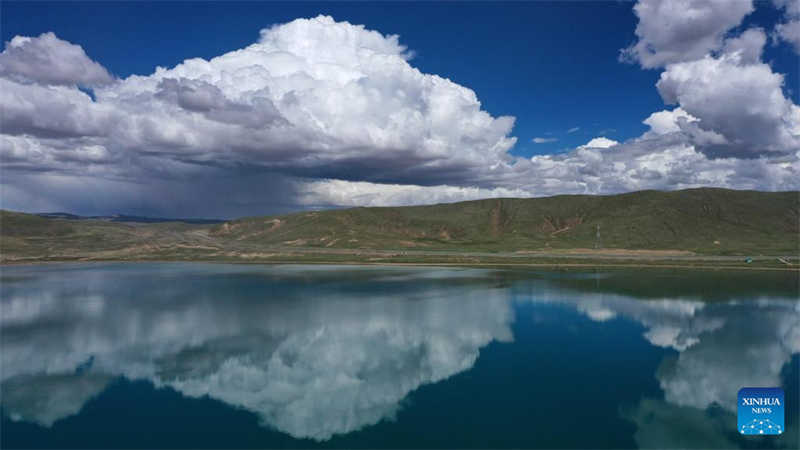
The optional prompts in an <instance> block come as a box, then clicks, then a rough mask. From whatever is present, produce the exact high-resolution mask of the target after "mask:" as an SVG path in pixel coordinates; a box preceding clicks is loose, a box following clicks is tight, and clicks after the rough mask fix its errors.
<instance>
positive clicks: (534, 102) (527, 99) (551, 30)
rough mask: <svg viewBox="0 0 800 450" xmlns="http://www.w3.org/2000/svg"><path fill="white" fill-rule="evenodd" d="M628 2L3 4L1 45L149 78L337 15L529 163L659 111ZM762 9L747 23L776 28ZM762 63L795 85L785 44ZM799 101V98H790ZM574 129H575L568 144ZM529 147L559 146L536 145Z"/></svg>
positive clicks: (653, 75)
mask: <svg viewBox="0 0 800 450" xmlns="http://www.w3.org/2000/svg"><path fill="white" fill-rule="evenodd" d="M633 4H634V3H633V2H624V1H623V2H604V1H600V2H572V1H567V2H511V3H483V2H476V3H466V4H458V6H453V5H452V4H449V3H444V2H442V3H423V2H414V3H394V2H384V3H335V2H323V3H317V2H288V3H286V2H269V3H259V2H225V3H220V2H182V3H173V2H169V3H96V2H90V3H80V2H78V3H72V2H56V3H38V2H35V3H27V2H26V3H15V2H4V6H3V17H2V38H3V41H8V40H10V39H11V38H12V37H13V36H15V35H25V36H33V35H39V34H41V33H43V32H46V31H54V32H55V33H56V35H58V36H59V37H60V38H62V39H65V40H67V41H70V42H73V43H77V44H79V45H81V46H82V47H83V48H84V49H85V50H86V52H87V54H88V55H89V56H90V57H92V58H93V59H95V60H97V61H100V62H101V63H102V64H103V65H105V66H106V67H107V68H108V69H109V70H110V71H111V72H112V73H113V74H115V75H117V76H120V77H126V76H128V75H131V74H140V75H146V74H149V73H151V72H152V71H153V70H154V68H155V67H156V66H164V67H172V66H174V65H176V64H178V63H180V62H181V61H183V60H184V59H186V58H190V57H197V56H199V57H202V58H206V59H208V58H212V57H214V56H217V55H220V54H222V53H225V52H227V51H231V50H234V49H237V48H242V47H244V46H246V45H248V44H251V43H252V42H253V41H254V40H256V39H257V37H258V31H259V30H260V29H262V28H264V27H268V26H270V25H273V24H279V23H285V22H289V21H291V20H293V19H296V18H298V17H314V16H316V15H318V14H327V15H331V16H332V17H333V18H334V19H336V20H338V21H349V22H351V23H355V24H364V25H366V26H367V28H369V29H375V30H379V31H380V32H382V33H384V34H398V35H400V42H401V43H402V44H404V45H406V46H407V47H408V48H409V49H411V50H413V51H414V53H415V57H414V58H413V60H412V63H413V65H414V66H415V67H417V68H419V69H420V70H421V71H423V72H426V73H435V74H438V75H441V76H443V77H447V78H450V79H451V80H453V81H455V82H456V83H459V84H461V85H464V86H468V87H470V88H471V89H473V90H475V92H476V93H477V94H478V98H479V99H480V101H481V102H482V104H483V106H484V109H486V110H487V111H488V112H490V113H492V114H493V115H512V116H514V117H516V118H517V122H516V126H515V128H514V135H515V136H517V137H518V138H519V141H518V143H517V145H516V146H515V148H514V149H513V151H512V153H514V154H516V155H520V156H531V155H533V154H541V153H555V152H559V151H563V150H565V149H569V148H574V147H576V146H578V145H581V144H585V143H586V142H587V141H588V140H590V139H591V138H593V137H596V136H601V135H604V136H607V137H609V138H612V139H614V140H617V141H621V140H625V139H628V138H631V137H634V136H638V135H640V134H642V133H643V132H644V131H645V130H646V129H647V126H645V125H643V124H642V123H641V121H642V120H644V118H646V117H647V116H648V115H650V113H652V112H653V111H657V110H659V109H661V108H662V107H663V104H664V103H663V101H662V100H661V97H660V96H659V95H658V92H657V91H656V90H655V89H654V85H655V83H656V81H657V80H658V76H659V72H658V71H656V70H642V69H641V68H640V67H638V66H636V65H633V64H624V63H620V62H619V61H618V60H617V57H618V55H619V50H620V49H621V48H624V47H626V46H627V45H630V44H631V43H632V42H633V41H634V40H635V35H634V29H635V28H636V16H635V15H634V13H633V10H632V6H633ZM778 15H779V14H778V11H777V10H776V9H775V8H774V7H771V6H770V5H769V4H766V5H765V7H764V8H762V9H759V10H758V11H757V14H754V16H753V17H751V18H749V20H748V21H747V22H746V23H748V24H761V23H770V22H773V23H774V22H775V21H777V18H778ZM766 50H767V55H766V59H768V60H772V61H773V66H774V67H775V68H776V70H778V71H782V72H783V73H786V74H787V75H788V76H789V78H787V83H786V84H787V86H796V85H797V84H798V81H797V80H798V70H797V67H796V64H795V63H796V59H795V56H794V55H793V54H792V52H791V49H790V48H789V47H788V46H787V45H785V44H783V45H780V46H769V47H768V48H767V49H766ZM794 95H795V98H797V93H796V92H795V93H794ZM575 127H578V128H580V130H578V131H576V132H573V133H568V132H567V131H568V130H570V129H573V128H575ZM534 137H543V138H549V139H552V138H556V139H558V141H554V142H550V143H544V144H538V145H536V144H533V143H531V139H533V138H534Z"/></svg>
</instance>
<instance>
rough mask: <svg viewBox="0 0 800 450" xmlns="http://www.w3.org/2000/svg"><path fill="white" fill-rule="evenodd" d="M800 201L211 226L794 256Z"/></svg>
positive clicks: (691, 200) (335, 240) (470, 206)
mask: <svg viewBox="0 0 800 450" xmlns="http://www.w3.org/2000/svg"><path fill="white" fill-rule="evenodd" d="M799 206H800V196H799V195H798V192H753V191H732V190H725V189H707V188H704V189H690V190H683V191H674V192H659V191H641V192H633V193H628V194H620V195H609V196H591V195H563V196H556V197H547V198H526V199H519V198H504V199H487V200H477V201H468V202H460V203H452V204H440V205H430V206H409V207H396V208H353V209H344V210H330V211H320V212H303V213H295V214H288V215H283V216H274V217H264V218H245V219H240V220H235V221H232V222H228V223H225V224H222V225H218V226H214V227H212V229H211V235H212V236H215V237H219V238H223V239H234V240H237V241H240V242H250V243H258V244H261V245H279V246H302V247H328V248H331V247H332V248H388V249H399V248H408V249H410V248H415V249H420V250H422V249H458V250H464V251H520V250H547V249H553V250H564V249H581V248H582V249H591V248H594V247H595V246H596V245H599V246H600V247H602V248H606V249H648V250H654V249H670V250H686V251H691V252H696V253H705V254H742V253H753V252H755V253H758V254H773V253H787V252H788V253H789V254H796V253H797V250H798V239H799V236H800V234H799V232H800V228H799V225H798V224H799V223H800V209H799ZM598 226H599V227H600V239H599V242H598V239H597V230H598Z"/></svg>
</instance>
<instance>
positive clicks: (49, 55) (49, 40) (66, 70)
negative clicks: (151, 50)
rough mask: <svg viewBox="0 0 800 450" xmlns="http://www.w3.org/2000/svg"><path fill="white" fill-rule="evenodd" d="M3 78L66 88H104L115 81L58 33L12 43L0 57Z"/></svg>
mask: <svg viewBox="0 0 800 450" xmlns="http://www.w3.org/2000/svg"><path fill="white" fill-rule="evenodd" d="M0 76H2V77H8V78H13V79H15V80H18V81H23V82H34V83H41V84H47V85H65V86H73V85H78V84H80V85H84V86H95V85H104V84H109V83H111V82H112V81H113V80H114V78H113V77H112V76H111V74H109V73H108V71H107V70H106V69H105V68H104V67H103V66H101V65H100V64H98V63H97V62H95V61H92V60H91V59H90V58H89V57H88V56H87V55H86V52H84V51H83V48H82V47H81V46H79V45H75V44H72V43H69V42H67V41H64V40H62V39H59V38H58V37H57V36H56V35H55V34H54V33H43V34H42V35H40V36H38V37H26V36H15V37H14V38H13V39H11V41H10V42H8V43H7V44H6V48H5V50H3V52H2V53H0Z"/></svg>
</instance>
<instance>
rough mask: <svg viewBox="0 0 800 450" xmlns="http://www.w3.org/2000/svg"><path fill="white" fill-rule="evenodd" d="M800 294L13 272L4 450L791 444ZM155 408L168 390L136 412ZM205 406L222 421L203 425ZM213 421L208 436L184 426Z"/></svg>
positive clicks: (637, 275) (421, 278)
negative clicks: (767, 428)
mask: <svg viewBox="0 0 800 450" xmlns="http://www.w3.org/2000/svg"><path fill="white" fill-rule="evenodd" d="M796 283H797V277H796V274H760V273H747V274H742V273H734V274H726V273H716V272H695V273H691V272H671V273H670V272H654V271H644V272H621V271H619V272H615V271H611V272H566V273H557V272H530V271H494V270H482V269H445V268H379V267H363V268H359V267H322V266H255V265H254V266H248V265H205V264H103V265H101V264H71V265H53V266H39V267H10V268H4V269H3V272H2V286H3V289H2V304H1V306H2V314H0V326H2V360H1V362H2V375H1V376H2V385H1V387H2V394H3V395H2V409H3V415H4V417H3V429H4V431H3V433H2V442H1V443H2V444H3V447H9V446H59V447H69V446H79V447H92V446H139V447H141V446H149V445H151V444H152V445H158V446H168V447H169V446H181V447H197V446H201V447H206V446H229V447H271V446H290V447H291V446H295V447H311V446H331V447H376V446H379V447H380V446H394V447H398V446H399V447H414V446H421V447H449V446H453V447H498V446H499V447H554V446H558V447H586V446H593V447H636V446H638V447H675V446H681V447H687V446H688V447H701V448H706V447H715V446H716V447H732V446H746V447H761V446H769V447H787V448H792V447H794V448H796V447H797V443H798V440H797V433H798V420H797V419H798V417H797V416H798V414H797V410H798V404H797V403H796V400H797V396H798V386H797V384H798V383H797V377H798V368H797V366H798V359H799V358H798V356H797V355H798V352H800V306H799V305H800V303H798V301H797V290H796V289H797V284H796ZM743 386H783V387H784V389H785V390H786V393H787V433H786V434H784V436H781V437H778V438H768V439H764V438H763V437H762V438H760V439H761V440H758V439H759V438H750V439H745V438H743V437H740V436H738V435H737V434H736V430H735V427H736V417H735V413H736V409H735V408H736V393H737V391H738V390H739V388H740V387H743ZM142 392H147V393H146V394H142ZM153 393H158V394H159V395H162V394H163V395H170V396H171V397H169V399H168V400H166V399H150V400H143V399H144V398H146V397H147V396H148V395H151V394H153ZM198 401H203V402H205V403H202V404H203V405H206V406H207V407H208V408H209V411H210V412H209V414H208V415H206V416H203V417H202V418H200V419H197V418H194V419H193V418H192V414H193V412H192V411H193V408H195V409H196V408H199V406H198V405H199V403H192V402H198ZM144 403H146V405H145V404H144ZM167 406H168V407H169V408H170V409H169V410H170V411H172V412H170V413H164V414H163V416H164V417H162V419H165V420H166V421H167V422H171V426H172V427H171V428H170V429H169V430H167V431H164V430H161V429H160V428H159V430H161V431H159V433H160V434H155V435H154V436H156V437H153V438H152V439H153V440H141V439H142V438H137V437H136V433H137V432H141V431H144V432H145V433H147V431H148V430H147V428H148V426H149V425H148V422H147V420H134V417H133V416H134V415H135V411H136V408H138V407H141V408H144V409H146V408H150V409H151V410H154V411H158V410H164V408H165V407H167ZM98 408H100V409H103V408H105V409H103V410H104V411H111V412H110V413H108V414H104V415H103V416H102V418H100V417H99V416H98V415H97V414H96V413H95V412H96V411H97V409H98ZM237 414H238V415H237ZM248 415H249V417H254V418H255V423H252V421H250V420H249V419H248V420H245V419H244V418H243V417H245V416H248ZM234 416H235V417H234ZM195 419H196V420H195ZM192 420H195V423H191V422H192ZM203 420H206V421H208V422H209V423H210V424H212V425H211V428H205V429H203V430H204V431H203V433H200V434H199V435H198V434H194V435H191V434H189V433H187V432H186V431H185V430H190V429H192V427H200V426H201V425H202V424H201V422H202V421H203ZM134 422H136V423H134ZM159 426H161V425H159ZM242 427H243V428H242ZM142 428H144V430H142ZM151 428H152V429H153V430H155V429H156V428H157V426H156V425H153V426H152V427H151ZM239 428H242V429H246V430H247V431H246V433H245V435H243V434H241V433H233V432H230V430H232V429H239ZM98 429H103V430H105V432H104V433H98V432H93V430H95V431H97V430H98ZM109 429H111V430H115V431H114V432H109V431H108V430H109ZM201 429H202V428H201ZM137 430H138V431H137ZM574 430H583V431H582V433H584V434H583V435H582V437H581V436H578V435H577V434H579V433H577V432H573V431H574ZM151 431H152V430H151ZM209 435H213V438H209ZM137 439H139V440H137ZM215 444H216V445H215Z"/></svg>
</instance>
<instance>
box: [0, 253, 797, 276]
mask: <svg viewBox="0 0 800 450" xmlns="http://www.w3.org/2000/svg"><path fill="white" fill-rule="evenodd" d="M168 253H170V254H148V255H137V256H136V257H111V258H109V257H94V256H81V257H79V256H76V257H62V256H54V257H31V258H19V259H14V260H8V259H4V260H3V261H0V266H13V265H38V264H56V263H75V262H129V263H138V262H183V263H186V262H197V263H226V264H309V265H315V264H319V265H376V266H456V267H498V268H500V267H504V268H514V267H519V268H550V269H565V270H569V269H589V268H626V269H633V268H642V269H647V268H661V269H683V270H767V271H790V272H792V271H793V272H798V273H800V264H798V263H799V262H800V261H798V259H797V258H791V259H788V260H787V259H785V258H783V259H784V261H787V262H789V264H786V263H785V262H781V261H780V260H779V259H778V258H777V257H774V256H756V257H753V258H752V261H751V262H749V263H748V262H745V258H740V257H713V256H681V257H653V256H637V257H635V258H631V257H624V256H618V257H617V256H615V257H609V256H605V257H594V258H592V257H583V256H573V255H539V256H536V257H530V256H526V255H514V256H501V255H496V256H487V255H474V254H469V253H465V254H446V255H409V254H405V253H404V252H396V253H391V252H387V253H374V252H365V254H352V253H314V252H302V253H298V252H293V253H290V252H281V251H276V252H274V253H260V254H255V255H253V254H243V255H207V254H206V255H198V254H185V253H184V254H180V252H177V253H175V252H168Z"/></svg>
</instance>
